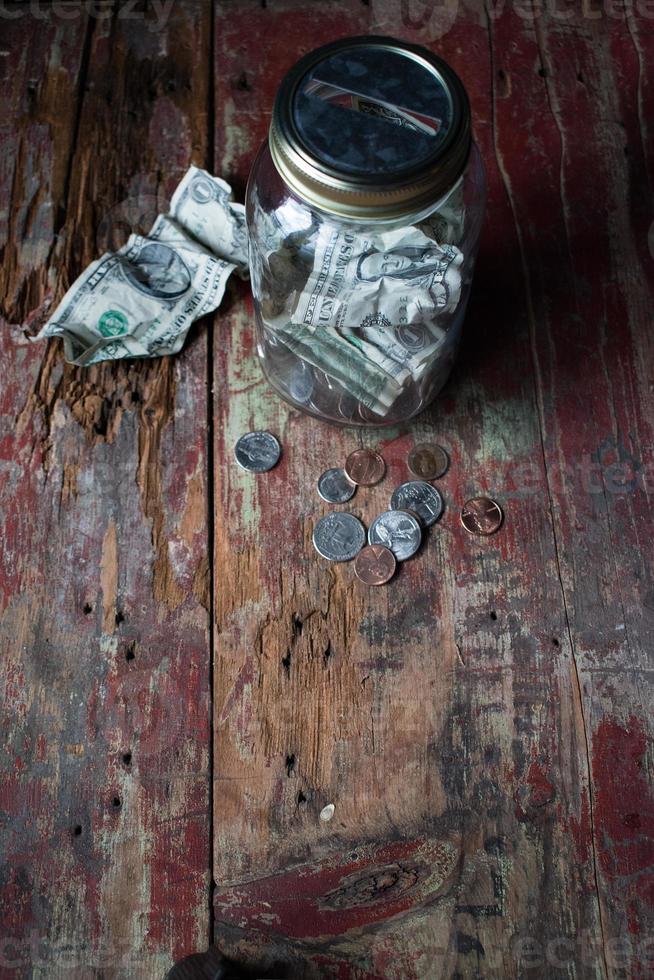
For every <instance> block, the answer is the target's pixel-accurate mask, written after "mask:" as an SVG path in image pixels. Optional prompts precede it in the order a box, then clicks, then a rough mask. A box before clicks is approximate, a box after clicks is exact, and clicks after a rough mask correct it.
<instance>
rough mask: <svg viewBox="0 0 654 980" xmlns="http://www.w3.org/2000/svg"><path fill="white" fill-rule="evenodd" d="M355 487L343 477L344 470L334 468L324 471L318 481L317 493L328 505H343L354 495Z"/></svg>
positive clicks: (338, 467)
mask: <svg viewBox="0 0 654 980" xmlns="http://www.w3.org/2000/svg"><path fill="white" fill-rule="evenodd" d="M356 489H357V488H356V486H355V485H354V483H352V482H351V481H350V480H348V478H347V476H346V475H345V470H343V469H341V467H340V466H335V467H334V468H333V469H331V470H325V472H324V473H322V474H321V475H320V477H319V479H318V493H319V494H320V496H321V497H322V499H323V500H326V501H327V503H328V504H344V503H346V502H347V501H348V500H351V499H352V497H353V496H354V494H355V493H356Z"/></svg>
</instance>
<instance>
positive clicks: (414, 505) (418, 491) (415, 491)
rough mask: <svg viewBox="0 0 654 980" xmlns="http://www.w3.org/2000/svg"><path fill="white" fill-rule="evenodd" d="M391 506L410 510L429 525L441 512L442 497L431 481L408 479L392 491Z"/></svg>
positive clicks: (426, 525) (396, 508) (434, 521)
mask: <svg viewBox="0 0 654 980" xmlns="http://www.w3.org/2000/svg"><path fill="white" fill-rule="evenodd" d="M391 508H392V510H410V511H411V512H412V513H413V514H416V515H417V516H418V517H419V518H420V520H421V521H422V523H423V524H424V525H425V527H430V526H431V525H432V524H435V523H436V521H437V520H438V518H439V517H440V516H441V514H442V513H443V498H442V497H441V495H440V493H439V492H438V490H437V489H436V487H432V485H431V483H425V482H424V481H423V480H409V481H408V482H407V483H401V484H400V486H399V487H396V488H395V490H394V491H393V495H392V497H391Z"/></svg>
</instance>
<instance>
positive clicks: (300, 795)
mask: <svg viewBox="0 0 654 980" xmlns="http://www.w3.org/2000/svg"><path fill="white" fill-rule="evenodd" d="M306 802H307V798H306V796H305V795H304V793H303V792H302V790H300V792H299V793H298V794H297V805H298V806H299V805H300V803H306Z"/></svg>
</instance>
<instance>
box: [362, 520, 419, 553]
mask: <svg viewBox="0 0 654 980" xmlns="http://www.w3.org/2000/svg"><path fill="white" fill-rule="evenodd" d="M421 541H422V530H421V528H420V524H419V523H418V521H417V520H416V518H415V517H414V516H413V514H409V513H408V512H407V511H405V510H387V511H384V513H383V514H380V515H379V517H376V518H375V519H374V521H373V522H372V524H371V525H370V529H369V531H368V543H369V544H383V545H384V547H385V548H388V549H389V550H390V551H392V552H393V554H394V555H395V557H396V558H397V560H398V561H406V560H407V558H411V556H412V555H415V553H416V551H417V550H418V548H419V547H420V542H421Z"/></svg>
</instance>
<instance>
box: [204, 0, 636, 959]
mask: <svg viewBox="0 0 654 980" xmlns="http://www.w3.org/2000/svg"><path fill="white" fill-rule="evenodd" d="M241 11H242V12H241V14H240V16H239V18H238V19H234V18H233V17H232V16H231V8H230V6H229V5H227V4H224V5H223V4H221V5H219V7H218V15H217V21H216V25H217V26H216V31H215V33H216V38H217V50H216V72H215V75H216V79H215V84H216V105H217V107H218V110H219V114H218V120H217V156H216V170H217V171H218V172H223V173H224V172H227V173H228V174H229V176H230V178H232V179H233V180H234V182H235V183H236V184H237V185H239V184H240V185H241V186H242V185H243V184H244V182H245V179H246V176H247V172H248V169H249V166H250V163H251V160H252V157H253V154H254V153H255V151H256V149H257V146H258V144H259V142H260V140H261V139H263V138H264V137H265V133H266V127H267V124H268V120H269V110H270V106H271V104H272V100H273V97H274V92H275V90H276V87H277V84H278V82H279V80H280V78H281V77H282V75H283V73H284V71H285V70H286V69H287V68H288V66H289V65H290V64H291V63H292V62H293V61H295V60H296V58H297V57H299V56H300V55H301V54H302V53H304V52H305V51H307V50H310V49H311V48H312V47H315V46H317V45H318V44H319V43H323V42H326V41H328V40H331V39H332V38H335V37H339V36H342V35H345V34H348V33H365V32H368V31H373V32H384V33H386V32H388V33H394V34H397V35H399V36H401V37H405V38H407V39H409V40H414V41H417V42H419V43H426V44H427V45H428V46H431V47H432V48H434V50H437V51H438V52H439V53H440V54H442V55H443V56H444V57H445V58H446V59H447V60H449V61H450V62H451V63H452V64H453V66H454V67H455V68H456V69H457V70H458V71H459V73H460V74H461V76H462V78H463V80H464V82H465V84H466V86H467V88H468V90H469V92H470V95H471V99H472V104H473V113H474V119H475V126H476V135H477V139H478V142H479V144H480V147H481V149H482V154H483V156H484V159H485V161H486V164H487V168H488V178H489V214H488V219H487V224H486V232H485V236H484V241H483V245H482V250H481V255H480V259H479V272H478V277H477V285H476V291H475V295H474V298H473V301H472V305H471V310H470V314H469V318H468V325H467V340H466V346H465V350H464V353H463V356H462V361H461V364H460V366H459V368H458V370H457V372H456V376H455V377H454V378H453V380H452V382H451V383H450V384H449V385H448V388H447V389H446V391H445V392H444V394H443V396H442V397H441V398H440V399H439V401H438V403H437V404H436V406H435V407H434V409H433V410H432V411H430V412H429V413H427V414H426V415H424V416H422V417H421V418H419V419H418V420H417V422H416V423H415V424H413V425H411V426H410V427H409V428H407V429H406V430H396V431H387V432H384V433H382V434H381V435H375V434H361V433H356V432H348V431H346V430H334V429H332V428H329V427H326V426H322V425H320V424H319V423H317V422H314V421H313V420H309V419H307V418H304V417H301V416H299V415H298V414H297V413H296V412H295V411H293V410H291V409H288V408H286V407H285V406H284V405H283V404H282V403H280V402H279V401H278V400H277V399H276V398H275V396H274V395H273V394H272V393H271V392H270V391H269V390H268V389H267V387H266V386H265V383H264V382H263V379H262V377H261V375H260V372H259V369H258V367H257V365H256V363H255V360H254V346H253V336H252V310H251V306H250V305H249V299H248V297H247V294H246V292H245V290H244V291H243V294H242V295H241V296H240V297H239V300H238V303H237V304H236V305H235V306H234V308H233V310H232V311H231V313H230V317H229V321H228V323H227V324H226V325H225V326H224V327H222V328H221V331H220V332H219V333H217V334H216V340H215V348H214V351H215V361H216V379H217V385H216V401H215V419H216V421H215V433H216V441H215V447H216V448H215V457H216V460H217V462H218V463H219V467H218V468H217V469H216V473H215V487H216V498H215V507H216V551H215V560H216V567H217V568H224V569H226V570H228V574H226V575H225V576H217V577H216V592H215V606H216V624H215V631H216V632H215V647H216V654H215V665H216V666H215V715H214V739H215V750H214V755H215V760H216V768H215V773H214V779H215V783H214V787H215V788H214V798H215V812H216V814H217V815H218V814H219V817H218V818H217V820H216V823H215V832H214V868H215V876H216V880H217V891H216V895H215V914H216V938H217V940H218V942H219V944H220V943H222V944H223V945H224V947H225V948H226V949H227V950H229V951H230V952H231V953H233V954H238V955H240V956H242V957H245V958H246V959H247V958H249V959H250V960H251V961H252V962H260V963H263V964H266V963H268V964H270V963H272V962H273V960H274V959H275V957H279V956H280V955H281V956H282V957H285V958H286V962H287V963H288V964H289V970H290V971H291V972H290V975H292V976H305V975H306V976H339V977H357V978H368V977H377V976H381V977H390V978H396V977H397V978H400V977H401V978H407V977H415V978H423V977H429V978H432V977H433V978H436V977H451V976H461V977H473V976H475V977H476V976H488V977H495V976H498V977H500V976H501V977H518V976H522V975H523V973H524V970H525V969H529V970H530V973H529V975H530V976H531V975H533V976H542V977H550V976H552V975H554V973H553V971H555V970H563V971H566V975H571V976H572V975H577V973H579V975H581V971H585V972H584V974H583V975H588V976H598V977H601V976H607V975H611V976H613V975H617V973H616V971H617V970H619V969H622V968H625V969H627V970H630V971H631V972H632V974H633V975H634V976H639V975H643V976H644V975H647V971H648V961H647V955H648V953H647V948H646V946H645V944H644V943H643V937H647V936H648V930H651V924H652V909H651V903H650V901H649V900H648V896H649V895H651V884H652V878H651V874H650V872H649V866H650V864H651V859H652V856H654V855H653V853H652V847H651V839H650V837H649V819H650V818H649V803H648V802H647V801H648V800H649V799H650V796H651V787H650V784H649V781H648V778H647V776H646V768H645V765H644V757H645V750H646V748H647V745H648V734H647V719H646V716H645V713H644V706H645V705H646V704H647V703H651V700H650V696H649V691H648V690H647V688H646V687H643V683H642V681H641V676H642V675H641V673H639V672H638V671H642V670H647V669H648V668H647V666H646V663H645V660H646V651H647V650H648V648H649V649H651V644H650V645H649V647H648V639H649V635H650V634H649V630H650V628H651V627H650V626H649V624H648V623H649V621H648V616H649V613H648V612H647V611H646V608H645V605H644V604H643V601H642V596H641V595H640V593H639V590H640V589H642V588H646V583H648V582H649V581H650V580H651V555H650V554H649V553H648V550H647V548H646V547H643V540H644V539H643V534H644V533H645V528H650V526H651V522H650V520H649V508H648V504H647V499H648V498H647V491H645V490H641V489H640V488H639V487H638V486H637V485H636V483H637V476H636V474H637V473H641V472H644V467H645V465H646V463H647V455H646V453H647V447H649V446H651V432H650V430H649V428H648V423H647V419H648V418H651V413H650V415H649V416H648V415H647V407H646V406H647V405H649V402H650V400H651V382H650V381H649V379H651V363H652V360H651V350H650V348H649V345H650V344H651V333H649V332H648V331H647V329H646V324H647V322H648V314H647V310H648V308H651V306H650V307H648V305H647V303H648V300H649V293H647V292H646V291H645V286H644V284H643V278H640V277H639V275H638V272H637V270H638V267H639V263H641V264H642V263H643V262H644V260H645V259H646V257H647V256H646V254H645V247H646V227H645V219H644V217H641V218H639V217H638V216H637V215H636V212H635V210H634V211H633V217H629V201H630V200H631V197H632V196H633V195H634V194H635V193H636V191H635V188H637V187H638V186H639V183H642V181H643V179H644V176H645V171H644V168H643V163H642V158H641V152H640V146H641V143H640V140H641V139H642V137H643V133H642V131H641V129H640V128H639V126H638V125H637V123H632V128H631V136H632V139H631V141H629V142H630V145H633V146H634V151H633V152H634V155H635V157H636V158H637V159H636V160H635V161H632V160H631V158H630V157H628V156H625V154H624V152H623V146H622V143H623V142H624V140H623V139H622V138H620V140H618V139H617V135H618V131H619V129H620V127H619V125H618V123H617V122H616V124H615V127H614V128H613V129H611V128H610V126H609V124H607V123H606V119H607V118H612V114H617V113H618V112H619V111H620V110H619V109H618V107H617V101H616V100H617V98H618V95H617V93H618V92H620V93H621V95H620V97H621V98H622V100H623V102H624V107H623V109H622V111H623V112H625V113H626V112H627V109H628V108H629V109H633V107H634V106H635V104H636V101H637V85H638V65H637V61H636V56H635V45H633V46H632V49H631V50H629V48H628V43H627V42H628V36H629V35H628V33H627V30H628V25H626V24H613V23H611V24H609V25H606V24H604V25H602V26H598V25H596V24H595V23H594V22H593V23H592V24H589V23H587V22H586V21H585V20H583V19H580V18H579V19H578V20H579V22H577V21H575V23H573V24H570V23H566V24H563V25H561V24H560V22H559V21H558V20H557V19H556V18H554V17H552V16H551V15H545V14H543V15H542V16H541V17H540V18H539V19H538V20H537V21H536V22H534V20H533V19H532V20H531V21H529V20H528V19H527V18H526V17H521V16H519V15H518V13H517V12H515V11H511V10H507V11H505V12H503V11H499V13H498V10H497V9H496V8H489V9H488V10H487V9H485V8H484V7H483V6H481V5H478V4H475V5H471V6H469V7H466V8H465V9H464V8H457V11H456V12H455V16H453V17H451V18H450V20H449V21H447V20H446V19H445V17H444V14H442V15H441V16H440V18H439V17H438V16H437V17H432V16H430V14H429V9H428V7H426V6H425V7H424V9H422V11H417V10H415V11H412V10H410V9H409V7H408V5H403V6H402V11H399V5H398V7H395V6H394V5H392V4H390V3H389V4H382V3H378V4H374V5H370V7H367V6H365V5H359V4H354V3H349V4H345V5H343V4H338V5H336V4H334V5H331V4H330V5H325V6H324V7H323V9H322V12H321V16H320V18H317V17H315V15H314V13H313V11H309V10H307V9H305V8H304V7H303V6H302V5H301V4H299V3H295V2H286V3H278V4H275V5H274V7H270V8H266V9H264V10H261V9H260V7H259V5H257V4H254V3H251V4H245V5H243V7H242V8H241ZM607 27H608V28H610V30H609V29H607ZM271 38H272V39H275V41H276V42H278V43H270V39H271ZM641 58H642V54H641ZM577 74H580V75H581V76H582V78H584V77H587V78H588V79H589V81H588V83H587V84H586V85H585V86H584V84H583V83H582V82H580V81H579V80H578V79H577V77H576V76H577ZM590 80H592V82H591V81H590ZM591 85H593V86H594V88H593V89H592V90H591ZM641 101H642V98H641ZM580 119H584V120H587V121H586V122H584V124H583V126H580V124H579V120H580ZM607 150H608V152H607ZM648 152H650V153H651V148H650V149H649V150H648ZM591 160H592V161H593V163H592V165H591V164H590V161H591ZM590 172H592V175H593V179H589V176H590ZM632 210H633V209H632ZM649 261H650V263H651V259H650V260H649ZM650 269H651V265H650ZM644 271H645V270H644V267H643V272H644ZM636 283H638V284H639V285H638V288H635V286H636ZM648 386H649V387H648ZM611 389H612V390H611ZM618 405H619V407H618ZM252 427H266V428H269V429H271V431H273V432H275V433H276V434H277V435H278V436H279V437H280V439H281V441H282V444H283V446H284V457H283V459H282V462H281V464H280V465H279V466H278V467H277V469H276V470H274V471H272V472H271V473H270V474H267V475H265V476H264V477H256V478H255V477H252V476H249V475H247V474H244V473H242V472H241V471H239V470H238V469H237V468H236V467H235V466H234V465H233V464H232V463H231V460H230V457H231V451H232V446H233V443H234V442H235V440H236V438H237V437H238V436H239V435H240V434H241V433H242V432H243V431H245V430H246V429H248V428H252ZM427 437H435V438H436V439H437V440H438V441H439V442H441V443H442V444H443V445H445V446H446V447H447V448H448V450H449V452H450V455H451V458H452V467H451V470H450V473H449V474H448V476H447V477H446V478H445V479H444V480H443V481H442V486H443V489H444V492H445V495H446V499H447V509H446V514H445V516H444V518H443V519H442V521H441V522H440V525H439V526H438V527H437V528H435V529H434V530H433V531H432V532H431V533H430V535H429V540H428V541H427V543H426V546H425V547H424V549H423V550H422V551H421V553H420V554H419V555H418V556H417V557H416V558H415V559H414V560H413V561H411V562H409V563H407V564H406V565H405V566H403V568H402V569H401V574H400V575H399V576H398V579H397V581H396V582H394V583H393V585H392V586H391V587H389V588H388V589H385V590H367V589H365V587H362V586H361V583H359V582H357V580H356V579H355V578H354V576H353V574H352V569H351V567H349V566H347V565H346V566H330V565H328V564H327V563H325V562H323V561H322V560H321V559H319V558H318V557H317V556H316V555H315V553H314V552H313V549H312V547H311V529H312V526H313V523H314V522H315V520H316V519H317V518H318V517H319V516H320V515H321V514H323V513H325V512H326V511H327V509H328V507H327V505H325V504H323V503H322V501H320V499H319V498H318V496H317V494H316V492H315V481H316V479H317V477H318V475H319V474H320V472H321V470H322V469H323V468H325V467H327V466H330V465H338V464H339V463H342V461H343V460H344V458H345V456H346V454H347V452H348V451H349V450H350V449H352V448H354V447H355V446H357V445H359V444H362V445H370V446H374V447H376V448H377V447H380V448H381V449H382V451H383V453H384V455H385V457H386V460H387V463H388V470H389V474H388V477H387V479H386V481H385V482H384V483H383V484H382V485H381V486H379V487H376V488H374V489H373V490H371V491H359V492H358V493H357V496H356V497H355V499H354V500H353V501H352V506H351V508H350V509H352V511H353V512H354V513H355V514H357V515H358V516H360V517H362V519H364V521H366V522H369V521H370V519H371V518H372V517H373V516H374V515H375V514H376V513H377V512H378V511H379V510H380V509H384V508H385V506H386V500H387V498H388V496H389V494H390V490H391V489H392V487H393V485H394V484H395V483H397V482H399V481H400V480H401V479H403V478H406V474H407V469H406V462H405V460H406V453H407V450H408V448H410V446H411V445H412V443H413V440H414V439H415V440H416V441H418V440H422V439H424V438H427ZM636 446H637V447H638V449H637V451H636ZM621 453H622V456H621ZM625 454H626V455H625ZM623 457H624V458H623ZM586 459H589V460H591V461H593V462H597V463H598V464H599V467H600V469H599V479H600V483H601V489H600V491H599V492H592V491H588V490H587V489H586V490H580V486H579V481H580V480H582V479H583V467H584V465H585V461H586ZM613 462H620V463H623V462H626V464H627V466H632V468H633V472H632V475H631V476H628V477H627V482H628V486H625V487H624V488H620V490H619V491H618V492H617V493H615V494H614V495H613V496H612V497H610V499H609V493H608V492H607V490H606V482H607V480H609V479H610V478H611V473H610V472H609V471H608V470H607V467H610V466H611V465H612V463H613ZM568 472H570V473H572V474H573V475H572V477H568V475H567V474H568ZM595 476H596V477H597V474H595ZM629 481H631V482H629ZM478 492H490V493H491V494H493V495H495V496H496V497H497V498H498V499H499V500H500V501H501V502H502V504H503V505H504V507H505V509H506V513H507V521H506V525H505V527H504V529H503V530H502V532H501V533H500V534H499V535H497V536H496V537H494V538H492V539H489V540H488V541H478V540H476V539H471V538H469V537H467V536H466V534H465V532H464V531H463V529H462V528H461V527H460V525H459V522H458V518H457V510H458V508H459V507H460V506H461V504H462V503H463V502H464V500H465V499H466V498H467V497H468V496H470V495H473V494H475V493H478ZM607 500H608V502H607ZM610 511H615V513H614V514H613V515H612V514H611V513H607V512H610ZM625 636H628V637H629V643H630V645H631V649H632V650H634V649H636V650H637V651H639V654H638V657H637V655H636V654H634V653H632V654H629V652H628V649H627V640H626V639H625ZM636 663H637V665H638V671H636V670H635V669H634V668H635V666H636ZM600 665H601V666H602V668H603V669H604V670H606V669H610V670H611V671H612V673H611V674H610V677H611V680H610V681H609V682H608V683H607V680H606V674H602V673H601V672H598V671H599V667H600ZM647 676H649V675H647ZM614 699H615V700H614ZM630 719H631V720H630ZM622 750H624V751H625V752H626V756H627V758H628V760H629V761H628V762H627V763H625V761H624V758H623V759H621V758H620V753H621V751H622ZM625 764H626V769H625ZM637 799H639V800H640V801H641V802H640V803H638V804H637V803H636V800H637ZM330 802H331V803H333V804H334V806H335V813H334V817H333V819H332V821H330V822H329V823H327V824H324V823H322V822H321V821H320V820H319V816H318V815H319V813H320V810H321V809H322V807H323V806H324V805H325V804H326V803H330ZM627 811H629V812H628V813H627ZM642 827H645V828H646V830H645V837H644V838H642V839H641V837H640V834H639V828H642ZM625 887H626V889H627V896H628V899H629V901H628V903H627V904H626V905H625V903H624V902H623V903H620V901H619V893H620V891H622V894H623V896H624V890H625ZM625 929H628V930H630V932H628V933H627V939H626V940H625ZM620 944H622V945H620Z"/></svg>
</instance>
